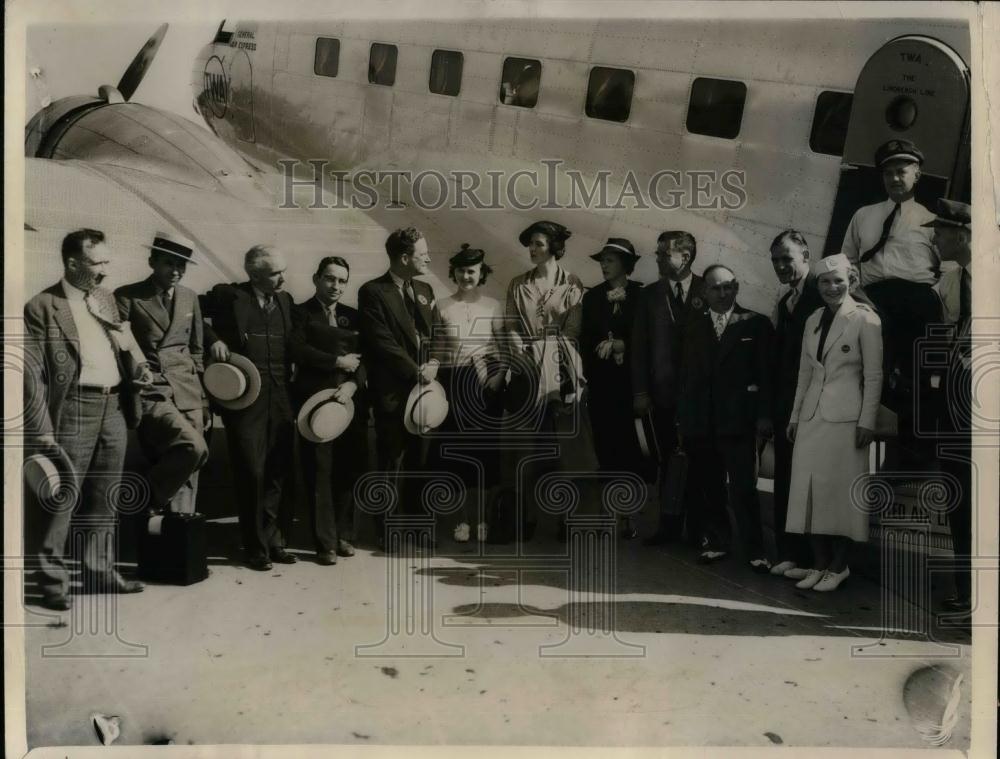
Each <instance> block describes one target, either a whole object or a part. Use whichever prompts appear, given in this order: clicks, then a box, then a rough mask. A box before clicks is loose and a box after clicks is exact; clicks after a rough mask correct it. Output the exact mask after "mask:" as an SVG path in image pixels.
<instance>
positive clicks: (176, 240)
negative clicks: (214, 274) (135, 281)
mask: <svg viewBox="0 0 1000 759" xmlns="http://www.w3.org/2000/svg"><path fill="white" fill-rule="evenodd" d="M143 247H145V248H149V250H150V252H153V253H169V254H170V255H172V256H176V257H177V258H180V259H183V260H184V261H185V262H187V263H189V264H194V265H195V266H197V265H198V262H197V261H193V260H192V256H193V255H194V243H193V242H191V240H189V239H187V238H186V237H181V236H180V235H177V234H174V233H173V232H157V233H156V234H155V235H153V244H152V245H144V246H143Z"/></svg>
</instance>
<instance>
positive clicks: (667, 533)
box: [630, 231, 706, 545]
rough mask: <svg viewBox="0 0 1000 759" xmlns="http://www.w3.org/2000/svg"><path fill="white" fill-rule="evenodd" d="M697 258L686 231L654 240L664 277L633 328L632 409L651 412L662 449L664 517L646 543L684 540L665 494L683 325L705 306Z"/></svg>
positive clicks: (647, 294)
mask: <svg viewBox="0 0 1000 759" xmlns="http://www.w3.org/2000/svg"><path fill="white" fill-rule="evenodd" d="M697 255H698V247H697V244H696V242H695V239H694V236H693V235H691V234H690V233H688V232H682V231H667V232H663V233H662V234H661V235H660V236H659V238H658V239H657V242H656V265H657V267H658V268H659V270H660V279H659V281H657V282H654V283H653V284H651V285H647V286H646V287H645V288H643V290H642V292H641V294H640V296H639V303H638V305H637V307H636V315H635V324H634V325H633V328H632V349H631V350H630V355H631V364H632V393H633V396H634V398H633V411H634V412H635V415H636V416H643V415H645V414H647V413H649V412H652V418H653V427H654V430H655V433H656V439H657V443H658V444H659V448H660V469H661V475H660V482H661V486H663V487H661V492H660V515H659V524H658V527H657V530H656V532H655V533H654V534H653V535H651V536H650V537H648V538H646V539H645V540H644V541H643V543H645V544H646V545H663V544H665V543H669V542H670V541H672V540H675V539H676V538H678V537H679V536H680V533H681V531H682V530H683V528H684V514H683V513H679V512H676V510H675V513H668V511H669V510H670V504H671V502H673V503H674V504H681V503H683V502H684V501H685V499H684V498H683V497H682V496H681V495H680V494H674V498H673V499H671V497H670V496H671V494H670V493H668V492H666V487H665V486H666V485H667V483H668V482H669V479H668V478H667V476H666V472H667V464H668V462H669V460H670V456H671V454H672V453H673V451H674V449H675V448H676V447H677V373H678V371H679V369H680V362H681V356H682V342H683V335H684V325H685V324H686V323H687V322H688V320H689V319H690V316H691V314H692V313H697V312H700V311H703V310H704V309H705V308H706V304H705V294H704V291H703V287H704V282H703V280H702V278H701V277H699V276H698V275H697V274H692V273H691V264H692V263H693V262H694V260H695V257H696V256H697ZM688 516H689V522H688V533H689V534H694V533H696V532H697V531H698V528H697V516H696V515H692V514H689V515H688Z"/></svg>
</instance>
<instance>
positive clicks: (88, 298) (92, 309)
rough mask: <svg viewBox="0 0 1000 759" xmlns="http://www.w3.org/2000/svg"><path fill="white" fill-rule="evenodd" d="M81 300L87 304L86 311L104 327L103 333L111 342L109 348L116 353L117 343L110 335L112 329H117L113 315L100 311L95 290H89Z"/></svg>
mask: <svg viewBox="0 0 1000 759" xmlns="http://www.w3.org/2000/svg"><path fill="white" fill-rule="evenodd" d="M83 302H84V304H85V305H86V306H87V311H88V312H89V313H90V315H91V316H93V317H94V318H95V319H96V320H97V323H98V324H100V325H101V326H102V327H103V328H104V335H105V337H107V338H108V342H109V343H111V349H112V350H113V351H114V352H115V354H117V353H118V343H117V342H116V341H115V339H114V338H113V337H112V336H111V333H112V331H117V330H118V324H117V322H115V320H114V317H113V316H105V314H104V313H102V312H101V305H100V303H99V302H98V299H97V295H96V290H91V291H90V292H88V293H87V294H86V295H85V296H84V297H83Z"/></svg>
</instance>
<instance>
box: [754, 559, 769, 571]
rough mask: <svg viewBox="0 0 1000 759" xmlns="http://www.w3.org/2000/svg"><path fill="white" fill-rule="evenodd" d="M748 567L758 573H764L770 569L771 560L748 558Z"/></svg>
mask: <svg viewBox="0 0 1000 759" xmlns="http://www.w3.org/2000/svg"><path fill="white" fill-rule="evenodd" d="M750 569H752V570H753V571H754V572H756V573H757V574H759V575H765V574H767V573H768V572H770V571H771V562H770V561H769V560H768V559H766V558H761V559H750Z"/></svg>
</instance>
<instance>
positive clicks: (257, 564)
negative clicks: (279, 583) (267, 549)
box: [247, 553, 274, 572]
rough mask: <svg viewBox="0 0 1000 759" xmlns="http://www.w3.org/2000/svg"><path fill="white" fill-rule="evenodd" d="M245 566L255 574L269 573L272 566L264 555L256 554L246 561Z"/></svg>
mask: <svg viewBox="0 0 1000 759" xmlns="http://www.w3.org/2000/svg"><path fill="white" fill-rule="evenodd" d="M247 566H248V567H250V569H253V570H256V571H257V572H270V571H271V570H272V569H273V568H274V566H273V565H272V564H271V560H270V559H268V558H267V557H266V556H265V555H264V554H262V553H261V554H256V555H254V556H251V557H250V558H248V559H247Z"/></svg>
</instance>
